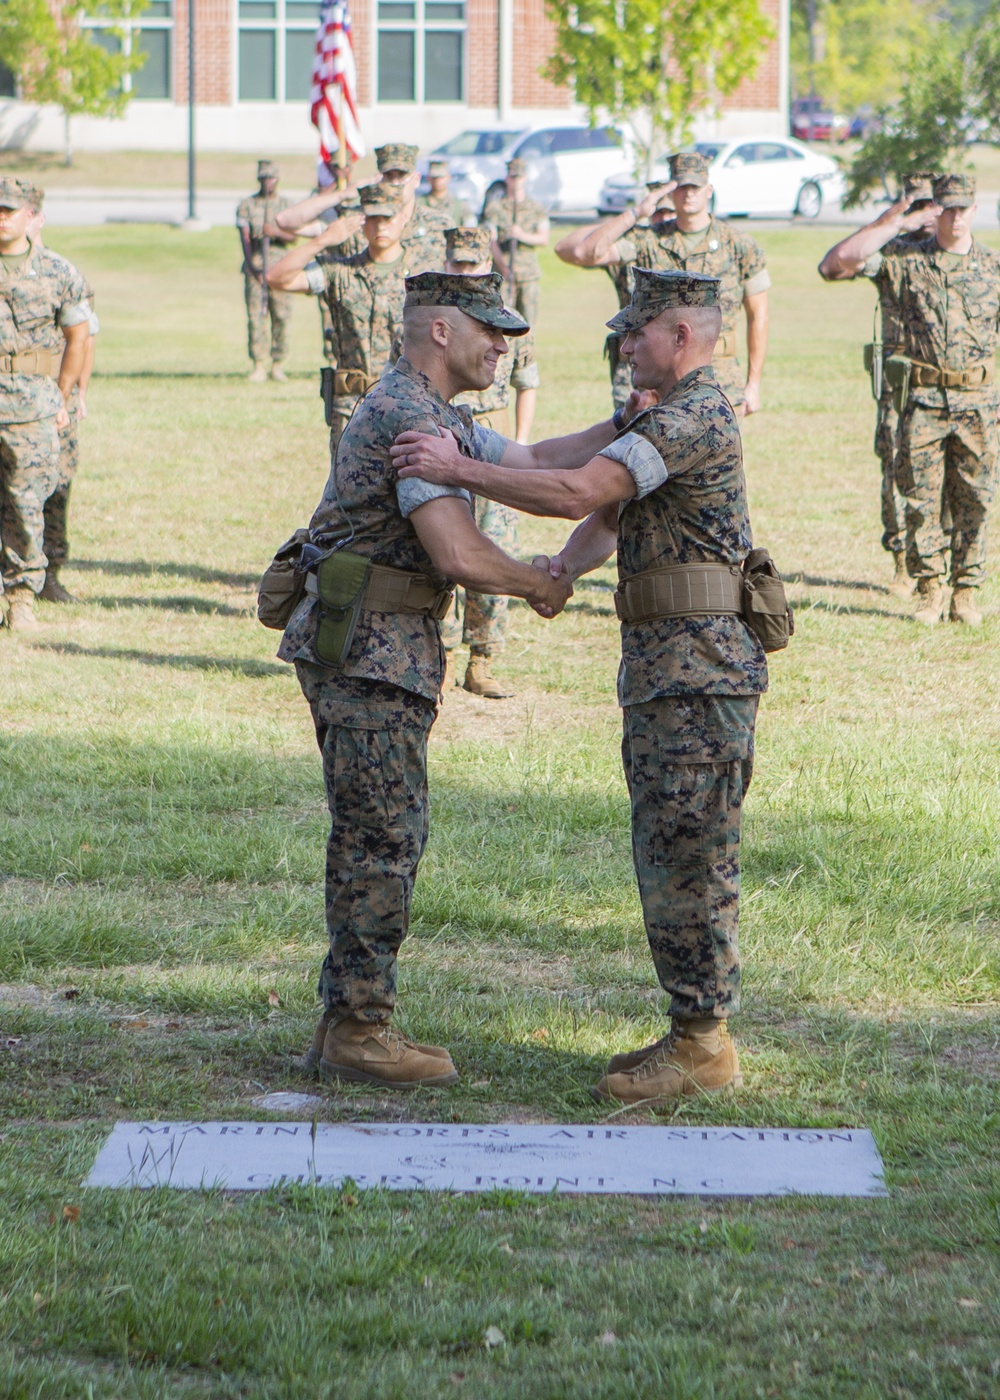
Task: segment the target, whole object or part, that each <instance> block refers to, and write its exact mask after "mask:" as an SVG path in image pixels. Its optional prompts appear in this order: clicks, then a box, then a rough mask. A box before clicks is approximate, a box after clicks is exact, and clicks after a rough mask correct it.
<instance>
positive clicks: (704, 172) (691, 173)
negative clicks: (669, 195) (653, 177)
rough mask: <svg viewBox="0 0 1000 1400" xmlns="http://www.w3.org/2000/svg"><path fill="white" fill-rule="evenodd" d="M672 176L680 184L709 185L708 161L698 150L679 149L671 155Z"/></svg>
mask: <svg viewBox="0 0 1000 1400" xmlns="http://www.w3.org/2000/svg"><path fill="white" fill-rule="evenodd" d="M670 178H671V180H676V181H677V183H678V184H679V185H707V184H708V162H707V161H706V159H705V157H704V156H702V155H699V154H698V152H697V151H678V153H677V154H676V155H675V156H671V157H670Z"/></svg>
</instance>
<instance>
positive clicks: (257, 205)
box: [236, 160, 295, 384]
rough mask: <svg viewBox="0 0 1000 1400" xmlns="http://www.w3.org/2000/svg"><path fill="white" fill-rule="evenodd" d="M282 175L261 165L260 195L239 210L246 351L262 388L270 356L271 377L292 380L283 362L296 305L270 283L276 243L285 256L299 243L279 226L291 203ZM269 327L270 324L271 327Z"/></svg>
mask: <svg viewBox="0 0 1000 1400" xmlns="http://www.w3.org/2000/svg"><path fill="white" fill-rule="evenodd" d="M280 176H281V172H280V170H279V169H278V167H277V165H276V164H275V162H274V161H273V160H259V161H258V162H257V179H258V180H259V181H260V187H259V189H258V190H257V193H256V194H251V195H247V197H246V199H244V200H243V201H242V203H241V204H240V206H239V208H238V209H237V210H236V227H237V228H238V229H239V233H240V243H241V245H242V248H243V291H244V295H245V298H246V304H247V343H248V345H247V348H248V351H249V355H250V358H251V360H252V361H253V369H252V370H251V371H250V374H249V376H248V377H249V379H250V382H251V383H252V384H263V382H264V380H265V379H266V378H267V369H266V368H265V364H264V362H265V360H266V359H267V355H268V349H269V348H270V353H271V378H272V379H276V380H278V381H279V382H281V381H283V380H285V379H287V377H288V376H287V375H286V374H285V371H284V370H283V369H282V367H281V366H282V361H283V360H284V359H285V357H286V356H287V354H288V318H289V316H290V315H291V303H290V302H289V300H288V298H287V297H286V296H284V295H283V294H282V293H281V292H276V293H275V292H272V291H270V290H269V288H268V284H267V271H268V267H269V266H270V263H271V244H272V243H273V244H274V245H275V247H276V250H277V251H278V253H279V256H280V253H281V252H282V251H283V250H284V247H285V244H287V243H294V241H295V235H294V234H293V233H289V232H288V231H287V230H285V229H283V228H281V227H279V225H278V215H279V214H280V213H281V211H282V210H283V209H287V208H288V206H289V204H290V203H291V200H289V199H286V198H285V196H284V195H279V194H278V180H279V178H280ZM269 323H270V324H269Z"/></svg>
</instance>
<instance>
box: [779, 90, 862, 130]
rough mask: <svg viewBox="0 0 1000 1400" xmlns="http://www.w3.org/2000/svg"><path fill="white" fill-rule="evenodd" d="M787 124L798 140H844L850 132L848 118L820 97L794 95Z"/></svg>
mask: <svg viewBox="0 0 1000 1400" xmlns="http://www.w3.org/2000/svg"><path fill="white" fill-rule="evenodd" d="M789 125H790V126H791V129H792V135H793V136H796V137H798V139H799V140H800V141H846V140H847V138H848V136H850V134H851V123H850V120H849V119H848V118H847V117H845V116H842V115H841V113H840V112H834V111H833V109H832V108H831V107H830V104H829V103H828V102H824V101H823V99H822V98H821V97H796V98H795V100H794V101H793V103H792V106H791V112H790V121H789Z"/></svg>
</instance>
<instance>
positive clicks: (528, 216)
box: [482, 156, 549, 326]
mask: <svg viewBox="0 0 1000 1400" xmlns="http://www.w3.org/2000/svg"><path fill="white" fill-rule="evenodd" d="M527 174H528V167H527V164H526V162H525V161H523V160H521V159H520V157H518V156H515V157H514V158H513V160H509V161H508V162H507V190H506V193H505V194H502V195H498V196H497V197H496V198H495V199H491V200H488V201H487V204H486V207H485V209H484V210H483V218H482V222H483V224H484V225H485V226H486V227H487V228H488V229H489V230H490V231H491V233H492V235H493V265H494V266H495V267H496V268H497V269H498V270H499V271H500V272H502V273H504V275H505V276H506V277H507V279H508V283H511V282H512V283H513V286H514V289H515V298H514V304H515V306H516V307H517V309H518V311H519V312H520V313H521V315H522V316H523V317H524V319H525V320H526V321H527V323H528V325H529V326H534V325H535V323H536V322H537V320H538V293H539V288H540V286H541V277H542V267H541V263H540V262H539V261H538V254H537V253H536V251H535V247H536V246H544V244H546V243H548V241H549V216H548V214H547V213H546V212H545V210H544V209H543V207H542V206H541V205H540V204H539V203H538V201H537V200H534V199H529V198H528V195H527V194H526V193H525V178H526V176H527ZM514 224H517V227H518V228H519V229H521V230H522V231H523V232H524V233H526V234H529V235H532V236H534V237H538V238H541V244H539V245H536V244H534V243H524V242H522V241H521V240H520V239H518V240H516V241H515V243H514V260H513V266H511V257H510V250H511V240H512V235H511V229H512V228H513V226H514Z"/></svg>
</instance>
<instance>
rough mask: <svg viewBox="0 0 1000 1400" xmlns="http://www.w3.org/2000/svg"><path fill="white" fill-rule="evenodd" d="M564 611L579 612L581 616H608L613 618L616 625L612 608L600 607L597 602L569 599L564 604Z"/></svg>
mask: <svg viewBox="0 0 1000 1400" xmlns="http://www.w3.org/2000/svg"><path fill="white" fill-rule="evenodd" d="M566 611H567V612H568V613H579V614H581V615H582V616H583V617H610V618H612V619H614V620H615V624H616V625H617V619H616V618H615V610H614V608H610V607H607V608H602V607H601V606H600V604H599V603H582V602H579V603H578V602H576V601H575V600H571V601H570V602H568V603H567V604H566Z"/></svg>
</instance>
